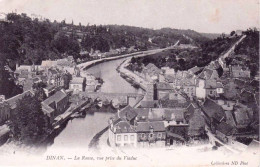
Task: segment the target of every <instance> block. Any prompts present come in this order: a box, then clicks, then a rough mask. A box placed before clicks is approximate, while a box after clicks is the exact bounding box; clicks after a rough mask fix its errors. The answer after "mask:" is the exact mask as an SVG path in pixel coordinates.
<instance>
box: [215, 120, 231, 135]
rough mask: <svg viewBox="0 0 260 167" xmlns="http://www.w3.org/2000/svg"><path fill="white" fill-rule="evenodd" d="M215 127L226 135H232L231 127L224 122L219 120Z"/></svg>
mask: <svg viewBox="0 0 260 167" xmlns="http://www.w3.org/2000/svg"><path fill="white" fill-rule="evenodd" d="M216 129H217V130H218V131H220V132H221V133H223V134H225V135H226V136H230V135H232V131H233V127H232V126H231V125H229V124H227V123H226V122H221V123H220V124H218V125H217V127H216Z"/></svg>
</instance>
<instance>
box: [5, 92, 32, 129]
mask: <svg viewBox="0 0 260 167" xmlns="http://www.w3.org/2000/svg"><path fill="white" fill-rule="evenodd" d="M25 96H34V94H33V92H32V91H29V90H28V91H25V92H23V93H21V94H18V95H16V96H14V97H11V98H9V99H7V100H4V101H3V102H0V105H1V106H2V105H6V104H7V105H9V106H10V110H3V111H0V124H2V123H4V122H5V121H7V120H9V118H10V115H11V112H12V110H14V109H15V108H16V105H17V101H18V100H21V99H22V98H23V97H25Z"/></svg>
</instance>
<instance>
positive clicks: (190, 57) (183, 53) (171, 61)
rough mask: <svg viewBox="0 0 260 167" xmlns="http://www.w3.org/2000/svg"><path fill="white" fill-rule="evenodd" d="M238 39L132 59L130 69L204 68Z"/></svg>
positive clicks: (223, 38)
mask: <svg viewBox="0 0 260 167" xmlns="http://www.w3.org/2000/svg"><path fill="white" fill-rule="evenodd" d="M238 39H239V37H233V38H229V37H225V36H221V37H218V38H217V39H214V40H212V41H207V42H204V43H202V44H201V46H200V48H198V49H172V50H167V51H164V52H161V53H157V54H155V55H151V56H146V57H139V58H132V60H131V64H130V65H129V66H128V68H129V69H131V70H135V71H139V72H140V71H141V70H142V65H145V66H146V65H147V64H149V63H153V64H155V65H156V66H157V67H159V68H161V67H164V66H168V67H171V68H174V69H176V70H181V71H182V70H188V69H190V68H192V67H194V66H198V67H203V66H206V65H208V64H209V63H210V62H211V61H212V60H216V59H217V58H218V57H219V56H220V55H222V54H224V53H225V52H226V51H227V50H228V49H229V48H230V47H231V46H232V45H233V44H234V43H235V42H236V41H237V40H238ZM220 73H221V71H220Z"/></svg>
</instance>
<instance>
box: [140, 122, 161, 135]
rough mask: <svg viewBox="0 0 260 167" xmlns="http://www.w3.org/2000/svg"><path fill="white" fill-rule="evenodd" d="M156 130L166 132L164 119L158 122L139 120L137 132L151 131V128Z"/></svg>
mask: <svg viewBox="0 0 260 167" xmlns="http://www.w3.org/2000/svg"><path fill="white" fill-rule="evenodd" d="M151 128H152V129H153V131H154V132H164V131H165V126H164V123H163V121H156V122H138V123H137V127H136V132H139V133H140V132H150V129H151Z"/></svg>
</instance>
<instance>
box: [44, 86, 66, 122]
mask: <svg viewBox="0 0 260 167" xmlns="http://www.w3.org/2000/svg"><path fill="white" fill-rule="evenodd" d="M41 104H42V110H43V112H44V113H45V114H46V115H47V116H48V118H49V120H48V121H49V123H50V124H52V123H53V121H54V118H55V117H56V116H58V115H60V114H62V113H64V112H65V110H66V109H67V108H68V105H69V96H68V95H67V93H66V92H65V91H64V90H63V89H62V90H60V91H57V92H56V93H55V94H53V95H52V96H50V97H48V98H47V99H45V100H44V101H43V102H41Z"/></svg>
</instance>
